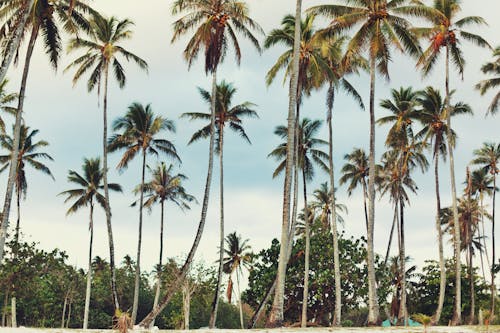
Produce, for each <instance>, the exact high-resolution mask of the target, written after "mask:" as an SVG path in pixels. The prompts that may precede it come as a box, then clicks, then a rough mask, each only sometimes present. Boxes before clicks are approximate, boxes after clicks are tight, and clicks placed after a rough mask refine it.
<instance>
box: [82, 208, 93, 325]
mask: <svg viewBox="0 0 500 333" xmlns="http://www.w3.org/2000/svg"><path fill="white" fill-rule="evenodd" d="M89 229H90V241H89V270H88V272H87V288H86V290H85V309H84V312H83V329H84V330H86V329H87V328H88V324H89V308H90V289H91V285H92V244H93V241H94V204H93V203H92V199H90V223H89Z"/></svg>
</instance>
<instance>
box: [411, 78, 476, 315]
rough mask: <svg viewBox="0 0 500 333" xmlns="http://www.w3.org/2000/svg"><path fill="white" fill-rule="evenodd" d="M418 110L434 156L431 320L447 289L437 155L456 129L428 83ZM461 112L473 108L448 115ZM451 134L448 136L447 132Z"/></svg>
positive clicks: (443, 151)
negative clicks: (435, 262)
mask: <svg viewBox="0 0 500 333" xmlns="http://www.w3.org/2000/svg"><path fill="white" fill-rule="evenodd" d="M417 100H418V104H419V109H420V111H419V113H418V118H417V121H418V122H420V123H421V125H422V126H423V128H422V129H421V130H420V131H419V132H418V133H417V137H419V138H423V140H424V142H430V145H429V146H428V147H429V149H430V150H431V152H432V158H433V160H434V184H435V191H436V223H435V226H436V231H437V235H438V249H439V269H440V283H439V299H438V306H437V308H436V312H435V313H434V315H433V317H432V321H433V323H438V322H439V320H440V318H441V312H442V310H443V304H444V296H445V292H446V268H445V262H444V253H443V231H442V228H441V222H440V217H439V216H440V212H441V196H440V191H439V158H440V157H441V159H442V160H443V161H446V154H447V153H446V151H447V143H449V142H451V143H452V144H453V145H455V141H456V133H455V131H453V129H449V130H448V125H447V122H446V108H445V104H444V101H443V98H442V97H441V93H440V92H439V90H436V89H435V88H433V87H427V88H425V89H424V90H423V91H421V92H419V93H418V97H417ZM460 114H472V109H471V108H470V106H469V105H467V104H464V103H461V102H458V103H456V104H454V105H453V107H452V109H451V113H450V117H453V116H456V115H460ZM448 135H451V138H450V140H448V138H447V136H448Z"/></svg>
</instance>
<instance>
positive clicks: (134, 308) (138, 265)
mask: <svg viewBox="0 0 500 333" xmlns="http://www.w3.org/2000/svg"><path fill="white" fill-rule="evenodd" d="M145 177H146V150H143V151H142V176H141V196H140V206H139V237H138V240H137V261H136V266H135V284H134V303H133V305H132V317H131V321H132V325H135V321H136V319H137V309H138V307H139V285H140V281H141V245H142V211H143V205H144V180H145Z"/></svg>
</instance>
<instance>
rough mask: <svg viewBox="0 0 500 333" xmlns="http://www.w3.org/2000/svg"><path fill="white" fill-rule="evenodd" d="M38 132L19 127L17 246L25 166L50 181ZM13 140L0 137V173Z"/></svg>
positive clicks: (11, 151)
mask: <svg viewBox="0 0 500 333" xmlns="http://www.w3.org/2000/svg"><path fill="white" fill-rule="evenodd" d="M14 131H15V128H12V132H14ZM38 132H39V131H38V130H36V129H35V130H31V131H30V128H29V127H27V126H24V125H22V126H21V133H20V135H21V137H20V141H19V147H18V149H17V151H18V155H17V161H16V163H17V167H16V170H17V173H16V179H15V189H16V199H17V200H16V202H17V222H16V231H15V234H14V242H15V243H16V244H19V230H20V222H21V195H22V196H23V197H24V199H26V192H27V190H28V182H27V180H26V169H25V166H26V165H29V166H31V167H32V168H33V169H35V170H38V171H40V172H42V173H44V174H46V175H48V176H50V177H51V178H52V179H54V176H52V173H51V172H50V169H49V168H48V167H47V166H46V165H45V164H44V163H43V162H41V161H40V159H45V160H49V161H53V159H52V157H51V156H50V155H49V154H47V153H44V152H40V149H41V148H43V147H47V146H48V145H49V143H48V142H47V141H44V140H41V141H38V142H34V136H35V135H36V134H37V133H38ZM14 144H15V139H14V138H13V137H11V136H9V135H7V134H3V135H1V136H0V146H1V147H2V148H3V149H5V150H7V151H8V154H6V155H0V173H1V172H3V171H4V170H5V169H7V168H8V167H10V164H11V163H12V155H13V154H14V150H16V149H15V148H14V147H15V146H14ZM14 256H15V257H17V252H16V253H14ZM11 310H12V316H13V318H12V323H13V327H16V325H17V324H16V323H17V320H16V296H15V294H14V295H13V296H12V309H11Z"/></svg>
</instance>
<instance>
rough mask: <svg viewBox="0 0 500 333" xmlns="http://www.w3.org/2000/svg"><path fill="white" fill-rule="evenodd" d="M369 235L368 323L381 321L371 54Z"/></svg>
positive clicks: (373, 81) (373, 74)
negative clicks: (375, 252)
mask: <svg viewBox="0 0 500 333" xmlns="http://www.w3.org/2000/svg"><path fill="white" fill-rule="evenodd" d="M368 167H369V170H368V235H367V244H366V253H367V258H366V261H367V266H368V325H370V326H371V325H377V324H378V322H379V305H378V297H377V288H376V281H375V279H376V278H375V254H374V249H373V234H374V228H375V57H374V56H373V55H371V56H370V156H369V158H368Z"/></svg>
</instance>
